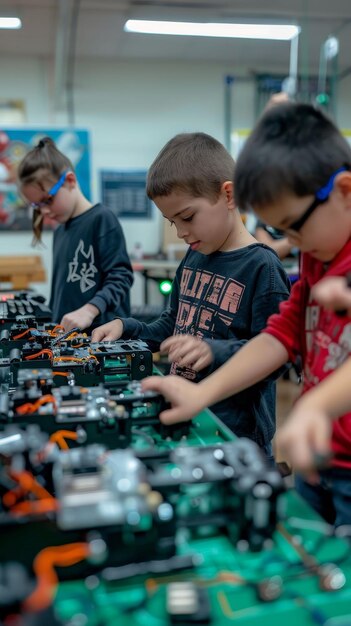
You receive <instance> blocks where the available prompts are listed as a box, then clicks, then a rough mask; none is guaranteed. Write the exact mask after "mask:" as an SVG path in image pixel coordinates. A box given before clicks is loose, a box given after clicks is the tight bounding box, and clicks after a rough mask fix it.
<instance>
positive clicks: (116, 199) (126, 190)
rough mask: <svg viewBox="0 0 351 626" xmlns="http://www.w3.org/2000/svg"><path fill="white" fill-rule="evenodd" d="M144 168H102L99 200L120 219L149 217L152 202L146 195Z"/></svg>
mask: <svg viewBox="0 0 351 626" xmlns="http://www.w3.org/2000/svg"><path fill="white" fill-rule="evenodd" d="M146 175H147V172H146V170H113V171H111V170H102V171H101V176H100V182H101V200H102V203H103V205H104V206H106V207H108V208H109V209H111V211H113V213H115V215H117V217H118V218H122V219H125V218H127V219H151V217H152V202H151V200H150V199H149V198H148V197H147V195H146V191H145V188H146Z"/></svg>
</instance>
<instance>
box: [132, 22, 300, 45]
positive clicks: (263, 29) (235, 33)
mask: <svg viewBox="0 0 351 626" xmlns="http://www.w3.org/2000/svg"><path fill="white" fill-rule="evenodd" d="M124 30H125V31H127V32H129V33H144V34H149V35H190V36H193V37H236V38H241V39H277V40H283V41H289V40H290V39H293V38H294V37H296V35H298V34H299V32H300V28H299V26H295V25H293V24H227V23H211V22H206V23H205V22H162V21H154V20H127V22H126V23H125V25H124Z"/></svg>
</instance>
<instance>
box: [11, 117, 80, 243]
mask: <svg viewBox="0 0 351 626" xmlns="http://www.w3.org/2000/svg"><path fill="white" fill-rule="evenodd" d="M43 137H51V138H52V139H53V140H54V141H55V143H56V146H57V148H58V149H59V150H60V151H61V152H63V154H65V155H66V156H67V157H68V158H69V159H70V161H71V162H72V165H73V167H74V169H75V172H76V174H77V178H78V180H79V184H80V187H81V190H82V192H83V194H84V195H85V196H87V197H88V198H90V138H89V132H88V131H86V130H75V129H74V130H72V129H62V128H61V129H56V128H55V129H52V128H35V129H34V128H23V129H22V128H21V129H19V128H4V129H0V231H4V230H31V212H30V209H29V208H28V206H27V205H26V203H25V202H24V200H23V198H21V196H20V195H19V193H18V190H17V185H16V179H17V167H18V164H19V163H20V161H21V160H22V159H23V157H24V156H25V155H26V153H27V152H28V151H29V150H31V149H32V148H34V147H35V146H36V145H37V144H38V142H39V141H40V139H42V138H43ZM45 226H46V227H47V228H53V227H54V226H55V223H54V222H53V221H52V220H45Z"/></svg>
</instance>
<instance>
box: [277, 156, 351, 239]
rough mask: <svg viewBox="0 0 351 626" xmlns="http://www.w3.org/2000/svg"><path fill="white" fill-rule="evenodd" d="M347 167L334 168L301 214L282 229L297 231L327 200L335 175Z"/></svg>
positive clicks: (346, 169)
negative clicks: (334, 170) (325, 182)
mask: <svg viewBox="0 0 351 626" xmlns="http://www.w3.org/2000/svg"><path fill="white" fill-rule="evenodd" d="M349 169H350V168H349V167H347V166H345V167H340V168H339V169H338V170H336V172H334V174H332V175H331V177H330V178H329V180H328V182H327V184H326V185H324V187H321V188H320V189H318V191H316V193H315V194H314V200H313V201H312V203H311V204H310V206H309V207H307V209H306V211H305V212H304V213H303V214H302V215H301V217H299V219H298V220H295V222H293V223H292V224H290V226H289V227H288V228H286V229H284V230H293V231H294V232H296V233H298V232H299V231H300V230H301V228H302V227H303V225H304V224H305V222H307V220H308V218H309V217H311V215H312V213H313V212H314V211H315V210H316V208H317V207H318V206H319V205H320V204H324V203H325V202H327V200H329V196H330V194H331V192H332V191H333V187H334V181H335V179H336V177H337V175H338V174H340V172H347V171H348V170H349Z"/></svg>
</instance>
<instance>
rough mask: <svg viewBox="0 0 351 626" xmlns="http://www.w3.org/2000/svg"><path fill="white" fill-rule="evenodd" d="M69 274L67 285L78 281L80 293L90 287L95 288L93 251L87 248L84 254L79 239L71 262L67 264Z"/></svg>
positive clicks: (91, 247) (82, 244) (91, 248)
mask: <svg viewBox="0 0 351 626" xmlns="http://www.w3.org/2000/svg"><path fill="white" fill-rule="evenodd" d="M68 266H69V274H68V276H67V280H66V282H67V283H75V282H77V281H78V280H79V286H80V290H81V292H82V293H85V292H86V291H88V290H89V289H91V288H92V287H95V285H96V281H95V280H93V279H94V275H95V274H97V269H96V267H95V265H94V249H93V246H89V249H88V251H87V252H84V241H83V239H80V241H79V244H78V246H77V248H76V251H75V253H74V257H73V261H70V262H69V263H68Z"/></svg>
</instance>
